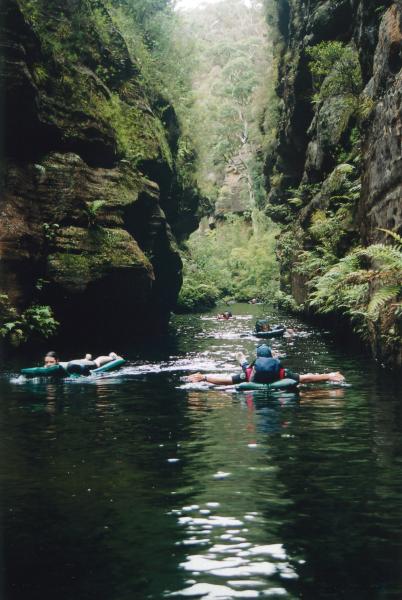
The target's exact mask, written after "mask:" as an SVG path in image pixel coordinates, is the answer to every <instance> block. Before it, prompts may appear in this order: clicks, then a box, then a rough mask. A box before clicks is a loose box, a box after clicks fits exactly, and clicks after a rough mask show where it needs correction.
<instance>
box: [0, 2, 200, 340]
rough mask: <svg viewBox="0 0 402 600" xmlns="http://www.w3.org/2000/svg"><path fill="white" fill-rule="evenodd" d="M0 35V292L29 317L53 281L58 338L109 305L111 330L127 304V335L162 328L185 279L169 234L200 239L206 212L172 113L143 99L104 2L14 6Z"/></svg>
mask: <svg viewBox="0 0 402 600" xmlns="http://www.w3.org/2000/svg"><path fill="white" fill-rule="evenodd" d="M0 29H1V31H0V34H1V38H2V49H3V62H2V70H1V74H0V75H1V84H2V89H3V90H4V91H5V94H4V103H5V109H6V113H7V119H6V121H5V122H4V129H5V132H4V154H5V157H6V161H5V165H4V166H3V169H4V175H5V182H6V185H5V189H4V190H3V191H4V193H3V197H2V213H3V219H2V220H1V222H0V257H1V260H2V278H1V282H0V290H1V291H4V292H5V293H7V294H8V295H9V297H10V298H11V299H13V301H15V305H16V306H18V307H19V308H23V307H24V306H26V305H27V304H29V303H30V302H31V301H32V299H33V298H35V295H36V293H37V292H36V289H37V283H38V281H39V282H40V281H42V280H45V281H46V284H45V286H44V287H43V292H42V297H41V301H42V302H43V301H44V300H45V301H46V303H49V304H51V305H52V307H53V308H54V311H55V313H56V315H57V318H58V320H60V321H61V323H62V330H63V325H64V321H66V322H67V321H68V320H69V319H71V318H73V315H75V314H80V315H81V325H82V327H83V328H84V327H85V326H86V322H87V321H88V319H86V318H84V315H88V317H90V316H91V315H92V314H93V312H94V307H95V308H96V310H98V312H99V323H102V319H103V320H104V309H105V308H106V307H108V306H109V307H110V306H113V310H111V311H110V312H109V314H108V323H107V325H109V326H110V327H109V329H110V331H112V330H113V323H117V322H118V321H119V319H120V318H122V315H123V314H124V313H125V312H130V307H133V306H135V307H136V310H135V315H134V317H133V318H132V319H131V320H130V327H131V330H135V326H136V324H137V325H138V327H145V325H146V323H147V322H148V323H150V324H151V325H154V324H155V323H157V322H158V321H159V322H161V323H164V324H165V325H166V323H167V321H168V318H169V314H170V310H171V309H172V307H173V306H174V305H175V302H176V298H177V294H178V291H179V288H180V284H181V261H180V257H179V254H178V251H177V248H176V245H175V239H174V237H173V236H172V233H171V227H170V225H172V226H173V227H174V228H175V231H180V235H185V234H186V232H189V231H191V230H194V229H195V227H196V224H197V218H196V216H195V215H196V213H197V208H198V198H197V194H196V193H194V190H193V188H191V189H190V190H186V188H185V186H183V185H182V183H180V182H178V179H177V172H178V169H177V165H176V164H175V156H176V154H177V143H178V137H179V135H180V132H179V126H178V122H177V118H176V115H175V111H174V109H173V107H172V106H170V105H169V103H168V102H167V100H166V99H164V98H163V97H162V94H161V95H160V96H158V94H157V92H156V91H155V92H154V94H153V97H152V99H151V98H149V97H148V95H147V92H146V90H145V89H144V88H143V87H142V84H141V80H142V76H141V66H140V65H139V64H137V62H136V59H135V57H134V58H133V57H131V56H130V53H129V51H128V49H127V46H126V43H125V40H124V38H123V36H122V34H121V33H120V31H119V30H118V29H117V28H116V26H115V25H114V23H113V21H112V19H111V17H110V14H109V12H108V10H107V9H106V7H105V4H104V2H103V0H91V1H90V2H79V1H77V0H72V1H71V2H70V1H69V2H65V1H64V0H52V2H48V1H47V0H34V1H31V0H7V1H6V2H3V3H1V4H0ZM172 190H173V192H172ZM176 191H177V193H176ZM187 196H188V197H189V198H190V200H191V201H189V202H187V200H186V198H187ZM162 206H163V210H162V208H161V207H162ZM182 214H183V218H182ZM147 257H150V258H147ZM151 262H152V264H151ZM41 285H42V284H40V286H41ZM65 330H66V328H65V327H64V331H65Z"/></svg>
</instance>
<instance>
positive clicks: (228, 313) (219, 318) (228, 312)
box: [216, 311, 233, 321]
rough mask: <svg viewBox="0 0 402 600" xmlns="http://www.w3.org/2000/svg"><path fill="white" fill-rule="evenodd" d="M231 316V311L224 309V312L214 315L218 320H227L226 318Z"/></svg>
mask: <svg viewBox="0 0 402 600" xmlns="http://www.w3.org/2000/svg"><path fill="white" fill-rule="evenodd" d="M232 317H233V315H232V313H231V312H230V311H226V312H224V313H219V315H218V316H217V317H216V318H217V319H218V320H219V321H227V320H228V319H231V318H232Z"/></svg>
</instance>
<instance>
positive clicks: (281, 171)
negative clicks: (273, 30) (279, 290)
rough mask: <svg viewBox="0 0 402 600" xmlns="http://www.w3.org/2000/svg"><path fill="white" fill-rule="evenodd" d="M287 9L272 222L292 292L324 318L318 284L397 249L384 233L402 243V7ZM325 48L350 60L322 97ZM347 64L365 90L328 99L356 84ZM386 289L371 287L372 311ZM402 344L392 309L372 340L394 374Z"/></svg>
mask: <svg viewBox="0 0 402 600" xmlns="http://www.w3.org/2000/svg"><path fill="white" fill-rule="evenodd" d="M277 6H278V13H277V22H278V28H279V30H280V34H281V37H280V43H279V44H278V46H277V53H278V54H279V74H278V84H277V92H278V95H279V97H280V99H281V105H282V106H281V117H280V122H279V125H278V134H277V138H276V147H274V148H273V151H271V152H270V154H269V155H268V156H267V159H266V167H265V172H266V177H267V184H268V192H269V203H268V206H267V212H268V213H269V214H270V216H271V217H272V218H273V219H274V220H276V221H277V222H279V223H281V224H282V226H283V231H282V234H281V237H280V240H279V245H278V256H279V260H280V263H281V272H282V287H283V289H284V291H285V292H287V293H290V294H291V295H292V297H293V298H294V299H295V301H296V304H297V305H298V306H299V307H301V308H302V310H307V311H314V302H313V303H312V304H311V299H312V296H311V292H312V290H313V289H314V285H315V284H314V281H315V282H316V281H317V279H315V280H314V278H317V277H318V276H320V275H322V274H323V273H324V272H325V268H327V270H329V269H330V268H331V265H334V264H336V262H337V261H339V260H341V259H343V257H345V256H346V255H348V253H349V252H351V251H352V250H353V249H355V248H357V247H365V246H367V245H369V244H373V243H378V242H388V243H389V238H387V236H386V235H385V234H384V233H383V232H382V231H380V229H379V228H385V229H388V230H392V231H395V232H397V233H402V208H401V202H400V196H401V191H402V190H401V189H400V188H401V177H402V175H401V173H402V169H401V160H402V158H401V156H402V152H401V145H400V138H401V67H402V59H401V56H402V54H401V53H402V35H401V18H402V15H401V9H402V4H401V2H399V1H398V2H390V1H384V2H382V3H381V6H379V5H378V3H376V2H374V1H372V2H365V1H358V0H336V1H331V2H330V1H324V0H312V1H307V0H278V2H277ZM322 42H326V43H328V42H329V43H332V45H327V46H325V44H324V51H326V52H327V54H326V55H325V56H324V55H323V54H322V55H321V57H322V56H324V58H325V59H328V55H329V54H328V53H329V52H333V53H334V52H335V51H337V52H339V53H341V52H343V56H342V58H341V62H338V63H337V67H336V68H335V69H334V70H332V71H328V73H327V76H326V78H325V79H324V81H321V82H320V85H321V88H320V89H319V93H318V94H317V89H318V88H317V82H316V81H314V78H313V76H312V71H311V61H312V56H314V54H313V55H312V53H311V52H312V51H311V49H312V48H316V47H317V46H318V45H319V44H320V43H322ZM338 43H339V45H338V46H336V44H338ZM313 52H314V51H313ZM346 53H347V56H346ZM315 56H317V54H316V55H315ZM323 60H324V59H322V61H323ZM342 60H343V65H345V64H349V66H350V72H352V70H353V71H354V70H355V73H354V76H353V77H354V79H353V78H352V76H351V75H350V74H349V82H350V83H351V84H354V85H355V86H356V90H354V91H352V92H351V91H350V90H346V88H345V91H344V93H343V92H342V90H340V89H338V90H335V91H333V92H332V93H328V90H330V89H331V84H333V82H334V81H339V82H340V85H341V84H344V83H345V77H347V76H348V75H347V74H346V75H345V74H343V75H342V72H341V69H340V68H339V65H340V64H341V65H342ZM347 60H348V61H349V63H347ZM340 73H341V74H340ZM313 74H314V73H313ZM336 77H337V78H338V79H335V78H336ZM342 77H343V79H342ZM331 78H332V80H331ZM314 93H315V94H316V96H315V102H313V101H312V100H313V96H314ZM301 257H303V259H302V261H301ZM312 257H313V258H314V259H315V263H314V261H313V260H312ZM308 259H310V264H307V262H308ZM303 261H304V262H305V264H304V265H302V264H301V262H303ZM325 265H327V267H325ZM375 268H376V264H375V262H373V264H372V269H373V270H375ZM373 272H374V271H373ZM367 281H369V275H368V279H367ZM366 283H367V282H366ZM377 284H378V281H376V280H375V278H373V281H370V284H369V291H368V297H367V299H366V305H367V304H368V303H369V300H370V297H371V296H373V295H374V294H375V292H376V289H377V288H378V285H377ZM395 301H397V297H394V299H393V302H394V303H395ZM390 332H391V333H390ZM401 334H402V324H401V320H400V318H399V317H398V315H397V314H396V313H395V310H394V311H393V310H391V309H390V308H389V307H388V308H387V307H386V306H385V307H384V311H383V314H382V316H381V317H380V318H378V319H377V320H376V321H373V322H370V323H369V326H368V331H366V337H368V338H369V340H370V344H371V347H372V350H373V353H374V355H375V356H376V357H378V358H379V359H380V360H381V361H383V362H386V363H388V364H390V365H394V366H395V365H397V366H398V365H399V366H400V365H402V345H401Z"/></svg>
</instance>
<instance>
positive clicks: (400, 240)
mask: <svg viewBox="0 0 402 600" xmlns="http://www.w3.org/2000/svg"><path fill="white" fill-rule="evenodd" d="M377 229H378V230H379V231H383V232H384V233H386V234H387V235H390V236H391V237H393V238H394V240H395V241H396V242H397V243H398V247H399V248H401V247H402V236H400V235H398V234H397V233H396V232H395V231H390V230H389V229H384V228H383V227H377Z"/></svg>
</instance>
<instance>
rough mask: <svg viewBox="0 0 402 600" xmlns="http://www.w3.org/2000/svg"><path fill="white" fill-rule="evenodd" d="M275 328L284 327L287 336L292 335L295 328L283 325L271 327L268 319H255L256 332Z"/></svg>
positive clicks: (264, 331) (265, 331)
mask: <svg viewBox="0 0 402 600" xmlns="http://www.w3.org/2000/svg"><path fill="white" fill-rule="evenodd" d="M276 329H284V330H285V334H287V337H289V336H292V335H294V334H295V333H296V330H295V329H291V328H289V327H285V325H275V326H274V327H271V326H270V324H269V322H268V319H257V321H256V323H255V332H256V333H267V332H268V331H275V330H276Z"/></svg>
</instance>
